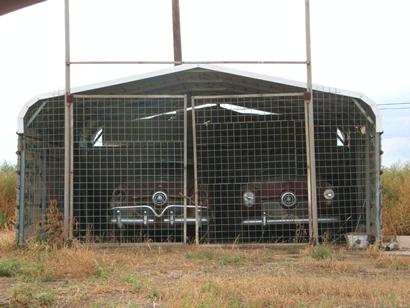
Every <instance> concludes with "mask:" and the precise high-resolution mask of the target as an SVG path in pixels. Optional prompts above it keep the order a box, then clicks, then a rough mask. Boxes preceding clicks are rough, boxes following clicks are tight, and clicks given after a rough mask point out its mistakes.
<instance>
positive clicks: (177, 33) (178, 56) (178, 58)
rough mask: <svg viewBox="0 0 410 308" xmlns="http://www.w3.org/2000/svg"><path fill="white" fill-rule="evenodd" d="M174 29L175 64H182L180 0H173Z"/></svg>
mask: <svg viewBox="0 0 410 308" xmlns="http://www.w3.org/2000/svg"><path fill="white" fill-rule="evenodd" d="M172 29H173V38H174V62H182V47H181V25H180V18H179V0H172ZM174 65H180V64H178V63H175V64H174Z"/></svg>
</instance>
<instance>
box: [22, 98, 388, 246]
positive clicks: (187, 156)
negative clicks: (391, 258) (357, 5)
mask: <svg viewBox="0 0 410 308" xmlns="http://www.w3.org/2000/svg"><path fill="white" fill-rule="evenodd" d="M191 103H192V104H190V105H191V106H187V98H186V96H182V95H147V96H141V95H139V96H135V95H134V96H131V95H129V96H127V95H115V96H113V95H77V96H74V101H73V108H74V110H73V111H74V122H73V129H74V135H73V136H74V137H73V140H74V146H73V149H74V152H73V161H74V165H73V167H74V170H73V174H74V177H73V222H74V224H73V226H70V227H72V228H73V234H74V237H75V238H77V239H79V240H81V241H90V242H120V243H141V242H161V243H165V242H167V243H183V242H187V243H189V242H193V241H194V239H195V237H196V227H197V229H198V238H199V242H200V243H230V242H237V243H298V242H307V241H308V240H309V215H308V187H307V185H308V184H307V159H306V139H305V109H304V100H303V94H299V93H293V94H289V93H288V94H259V95H232V96H196V97H192V98H191ZM193 111H194V112H193ZM314 117H315V123H314V124H315V125H314V127H315V152H316V173H317V179H316V180H317V198H318V225H319V237H320V240H321V241H334V242H340V241H343V240H344V235H345V234H346V233H349V232H362V231H363V232H366V233H370V234H375V233H377V228H379V227H380V226H376V225H375V224H376V223H377V219H378V217H377V215H378V213H377V202H378V200H377V198H378V193H377V192H378V187H377V183H376V182H377V178H378V172H379V171H378V164H377V159H378V158H379V157H378V153H377V144H378V142H377V140H378V139H377V138H378V134H377V133H376V130H375V119H374V115H373V114H372V111H371V110H370V108H369V106H367V105H365V104H364V103H362V102H361V101H359V100H357V99H354V98H351V97H347V96H341V95H336V94H330V93H322V92H315V93H314ZM24 128H25V129H24V135H21V136H20V137H19V144H20V145H19V155H20V166H19V169H20V177H19V179H20V186H19V187H20V193H19V196H20V200H19V204H20V206H19V210H20V212H19V216H20V219H19V222H20V224H19V225H20V226H19V237H20V238H21V239H23V240H24V239H27V238H29V237H30V236H37V235H39V236H40V237H44V226H45V223H46V210H47V207H48V206H50V205H51V204H55V205H57V206H58V208H59V209H60V210H61V211H62V212H63V209H64V204H63V202H64V99H63V98H62V97H56V98H50V99H45V100H41V101H39V102H37V103H36V104H34V105H33V106H31V107H30V109H29V110H28V112H27V113H26V115H25V117H24ZM195 166H196V167H197V174H195ZM195 175H197V178H196V180H197V184H198V186H197V195H198V202H197V204H196V203H195Z"/></svg>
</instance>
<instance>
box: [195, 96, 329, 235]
mask: <svg viewBox="0 0 410 308" xmlns="http://www.w3.org/2000/svg"><path fill="white" fill-rule="evenodd" d="M192 106H193V108H194V115H193V129H194V132H195V135H194V154H196V156H197V165H198V173H197V181H198V186H199V187H200V188H199V194H198V195H199V197H198V198H199V204H203V203H206V204H207V205H208V209H209V210H208V215H209V223H208V233H207V236H206V237H204V238H202V239H201V240H202V241H206V242H210V243H219V242H220V243H222V242H224V243H226V242H244V243H246V242H293V243H294V242H306V241H308V240H309V215H308V190H307V189H308V188H307V173H306V170H307V166H306V143H305V111H304V98H303V94H269V95H267V94H265V95H263V94H261V95H235V96H200V97H193V98H192ZM201 187H202V188H201ZM204 196H206V200H204ZM326 219H329V220H330V219H333V218H331V217H329V218H326Z"/></svg>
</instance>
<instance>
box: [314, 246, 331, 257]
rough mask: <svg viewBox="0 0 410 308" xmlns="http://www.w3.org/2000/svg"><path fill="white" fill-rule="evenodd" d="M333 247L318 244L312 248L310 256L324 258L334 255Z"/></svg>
mask: <svg viewBox="0 0 410 308" xmlns="http://www.w3.org/2000/svg"><path fill="white" fill-rule="evenodd" d="M333 253H334V251H333V249H331V248H329V247H326V246H316V247H314V248H313V249H312V252H311V254H310V256H311V257H312V258H313V259H315V260H323V259H327V258H330V257H332V255H333Z"/></svg>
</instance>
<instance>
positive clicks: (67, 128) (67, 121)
mask: <svg viewBox="0 0 410 308" xmlns="http://www.w3.org/2000/svg"><path fill="white" fill-rule="evenodd" d="M64 21H65V96H64V237H65V239H66V240H68V239H71V238H72V220H71V216H72V187H73V184H72V166H73V164H72V155H73V151H72V98H71V95H70V93H71V89H70V3H69V0H64Z"/></svg>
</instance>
